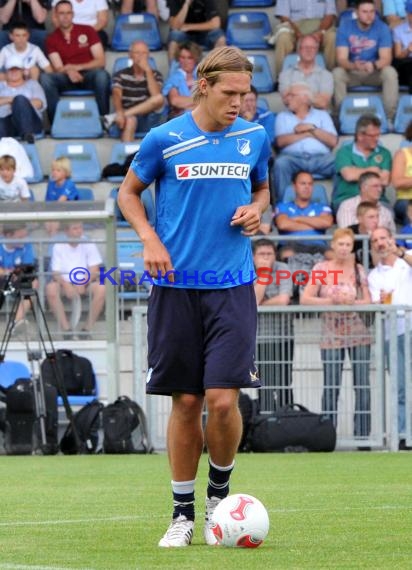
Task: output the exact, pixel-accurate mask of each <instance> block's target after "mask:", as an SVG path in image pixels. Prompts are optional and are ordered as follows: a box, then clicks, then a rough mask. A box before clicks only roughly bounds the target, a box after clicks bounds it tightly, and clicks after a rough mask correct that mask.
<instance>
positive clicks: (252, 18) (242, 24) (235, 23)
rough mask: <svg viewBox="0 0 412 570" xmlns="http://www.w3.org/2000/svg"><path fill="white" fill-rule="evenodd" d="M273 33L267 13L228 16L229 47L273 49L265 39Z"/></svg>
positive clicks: (235, 13) (242, 13) (250, 12)
mask: <svg viewBox="0 0 412 570" xmlns="http://www.w3.org/2000/svg"><path fill="white" fill-rule="evenodd" d="M271 33H272V26H271V24H270V20H269V16H268V15H267V14H266V12H253V11H245V12H233V13H231V14H229V15H228V18H227V26H226V39H227V43H228V45H232V46H237V47H239V48H241V49H272V46H271V45H269V44H268V43H267V41H266V39H265V36H269V35H270V34H271Z"/></svg>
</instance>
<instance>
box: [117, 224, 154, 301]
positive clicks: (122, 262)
mask: <svg viewBox="0 0 412 570" xmlns="http://www.w3.org/2000/svg"><path fill="white" fill-rule="evenodd" d="M131 239H132V241H118V242H117V265H118V267H119V269H120V270H121V271H122V272H123V276H125V275H126V272H127V271H131V272H132V271H133V272H134V274H135V279H134V281H135V283H136V284H133V283H130V282H128V281H127V279H126V278H123V279H120V282H121V285H120V287H119V289H118V290H119V294H118V295H119V301H120V303H121V304H123V302H124V301H133V302H136V301H139V300H147V299H148V297H149V294H150V285H151V283H150V280H143V281H142V283H141V284H140V285H139V279H140V278H141V277H142V275H143V273H144V263H143V245H142V243H141V242H140V241H139V240H138V238H137V236H136V235H134V236H133V237H132V238H131ZM122 312H123V311H122Z"/></svg>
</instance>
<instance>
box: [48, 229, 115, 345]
mask: <svg viewBox="0 0 412 570" xmlns="http://www.w3.org/2000/svg"><path fill="white" fill-rule="evenodd" d="M66 235H67V239H68V242H67V243H56V244H54V246H53V250H52V258H51V269H52V272H53V279H52V281H50V282H49V283H48V284H47V285H46V297H47V301H48V303H49V306H50V309H51V310H52V311H53V313H54V315H55V317H56V318H57V321H58V323H59V325H60V328H61V330H62V331H63V336H64V338H65V339H70V338H73V332H74V331H73V330H71V327H70V325H71V324H73V323H70V322H69V319H68V318H67V315H66V311H65V308H64V305H63V298H64V297H66V298H67V299H70V300H71V301H72V303H73V305H72V310H73V312H76V313H77V315H79V313H81V306H80V304H81V297H84V296H89V295H90V296H91V300H90V309H89V315H88V318H87V321H86V323H85V324H84V325H83V327H82V329H81V335H80V338H82V339H90V338H91V334H90V331H91V330H92V328H93V326H94V324H95V322H96V321H97V319H98V318H99V316H100V313H101V312H102V310H103V307H104V303H105V286H104V284H100V283H99V266H100V265H101V263H102V258H101V255H100V252H99V250H98V249H97V246H96V244H94V243H91V242H88V241H86V238H85V236H84V234H83V224H82V223H81V222H70V223H68V225H67V228H66ZM79 240H84V241H85V243H82V241H79ZM73 267H83V268H85V269H87V270H88V271H89V274H90V279H89V281H88V282H87V283H86V284H85V285H79V284H76V285H74V284H73V283H72V282H71V281H70V272H71V270H72V269H73ZM75 307H76V309H75Z"/></svg>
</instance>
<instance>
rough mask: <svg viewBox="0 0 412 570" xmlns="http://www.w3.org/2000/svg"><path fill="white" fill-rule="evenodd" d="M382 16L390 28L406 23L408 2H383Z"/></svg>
mask: <svg viewBox="0 0 412 570" xmlns="http://www.w3.org/2000/svg"><path fill="white" fill-rule="evenodd" d="M382 3H383V10H382V15H383V17H384V20H385V21H386V23H387V24H388V26H389V27H390V28H392V29H393V28H396V26H399V24H402V23H403V22H405V19H406V14H407V10H406V6H407V4H408V1H407V0H382Z"/></svg>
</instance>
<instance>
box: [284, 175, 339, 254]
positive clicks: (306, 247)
mask: <svg viewBox="0 0 412 570" xmlns="http://www.w3.org/2000/svg"><path fill="white" fill-rule="evenodd" d="M293 188H294V190H295V196H296V197H295V200H294V201H293V202H286V203H284V202H279V203H278V204H277V206H276V212H275V225H276V227H277V228H278V231H279V234H280V235H289V236H321V235H323V234H324V233H325V232H326V230H327V229H329V228H330V227H331V226H332V224H333V216H332V210H331V208H330V206H328V205H327V204H319V203H316V202H313V201H312V194H313V178H312V175H311V174H310V173H309V172H303V171H301V172H297V173H296V174H295V175H294V177H293ZM279 245H280V246H281V247H282V252H281V257H282V259H286V258H287V257H289V256H290V255H293V254H294V253H310V254H316V253H323V252H324V251H326V249H327V244H326V243H325V241H324V240H320V239H319V240H303V239H302V240H298V241H290V242H285V241H282V242H280V244H279Z"/></svg>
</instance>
